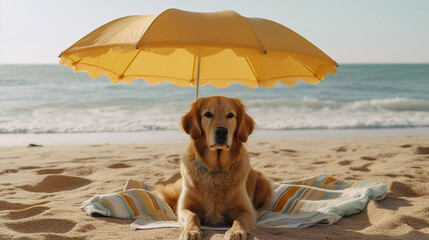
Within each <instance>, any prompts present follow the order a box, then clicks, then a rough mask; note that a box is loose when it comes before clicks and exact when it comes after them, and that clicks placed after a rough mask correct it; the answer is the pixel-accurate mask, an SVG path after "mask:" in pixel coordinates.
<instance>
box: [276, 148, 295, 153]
mask: <svg viewBox="0 0 429 240" xmlns="http://www.w3.org/2000/svg"><path fill="white" fill-rule="evenodd" d="M280 151H282V152H289V153H296V152H297V151H295V150H292V149H286V148H282V149H280Z"/></svg>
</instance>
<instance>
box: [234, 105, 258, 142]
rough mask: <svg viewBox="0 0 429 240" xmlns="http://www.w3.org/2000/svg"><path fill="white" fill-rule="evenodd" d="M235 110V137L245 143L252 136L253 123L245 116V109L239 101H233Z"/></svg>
mask: <svg viewBox="0 0 429 240" xmlns="http://www.w3.org/2000/svg"><path fill="white" fill-rule="evenodd" d="M234 102H235V105H236V107H237V108H236V109H237V131H236V137H237V139H238V140H239V141H240V142H247V138H248V137H249V135H250V134H252V132H253V129H254V128H255V121H253V119H252V118H251V117H250V116H249V115H247V113H246V107H245V106H244V105H243V103H241V101H240V99H238V98H237V99H234Z"/></svg>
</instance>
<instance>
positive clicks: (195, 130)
mask: <svg viewBox="0 0 429 240" xmlns="http://www.w3.org/2000/svg"><path fill="white" fill-rule="evenodd" d="M181 124H182V128H183V130H184V131H185V132H186V133H187V134H189V136H191V138H192V139H194V140H196V139H198V138H200V137H201V136H202V131H201V120H200V114H199V112H198V101H195V102H194V103H192V105H191V110H190V111H189V112H188V113H187V114H185V116H183V117H182V121H181Z"/></svg>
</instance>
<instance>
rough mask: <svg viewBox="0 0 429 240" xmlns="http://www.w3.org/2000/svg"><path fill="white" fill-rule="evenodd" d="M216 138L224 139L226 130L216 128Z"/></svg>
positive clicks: (226, 133)
mask: <svg viewBox="0 0 429 240" xmlns="http://www.w3.org/2000/svg"><path fill="white" fill-rule="evenodd" d="M215 135H216V137H226V135H228V128H225V127H217V128H215Z"/></svg>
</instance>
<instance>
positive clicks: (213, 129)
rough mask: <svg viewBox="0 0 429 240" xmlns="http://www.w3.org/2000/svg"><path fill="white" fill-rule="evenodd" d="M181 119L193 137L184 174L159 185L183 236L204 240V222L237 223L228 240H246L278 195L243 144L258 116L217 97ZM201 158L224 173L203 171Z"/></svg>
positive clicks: (237, 102) (232, 100)
mask: <svg viewBox="0 0 429 240" xmlns="http://www.w3.org/2000/svg"><path fill="white" fill-rule="evenodd" d="M208 112H209V113H208ZM181 123H182V127H183V129H184V130H185V132H186V133H187V134H189V135H190V136H191V139H192V143H191V144H190V145H189V147H188V150H187V152H186V154H185V155H184V157H183V158H182V162H181V168H180V171H181V176H182V178H181V179H179V180H178V181H177V182H175V183H173V184H170V185H167V186H162V187H158V188H157V192H158V194H159V195H160V196H161V197H162V198H163V199H164V200H165V201H166V202H167V203H168V204H169V205H170V206H172V208H173V210H174V211H175V212H177V214H178V218H179V219H178V220H179V223H180V224H181V226H182V229H183V232H182V234H181V236H180V238H181V239H202V233H201V230H200V224H204V225H212V226H225V225H231V224H232V227H231V229H230V230H228V231H227V232H226V234H225V239H246V234H247V232H248V231H250V230H251V229H252V227H253V225H254V223H255V219H256V210H258V211H263V210H266V209H267V208H268V207H269V205H270V203H271V201H272V199H273V188H272V184H271V183H270V182H269V181H268V179H267V178H266V177H265V176H264V175H263V174H262V173H261V172H259V171H256V170H254V169H252V168H251V166H250V162H249V157H248V154H247V151H246V149H245V148H244V146H243V143H244V142H246V141H247V138H248V136H249V135H250V134H251V133H252V131H253V128H254V121H253V119H252V118H251V117H250V116H249V115H247V114H246V112H245V107H244V105H243V104H242V103H241V101H240V100H239V99H235V98H226V97H220V96H216V97H208V98H200V99H198V100H197V101H196V102H194V103H193V104H192V106H191V110H190V111H189V112H188V113H187V114H186V115H185V116H183V118H182V122H181ZM218 129H223V130H224V133H223V134H222V133H219V132H218V131H219V130H218ZM225 129H226V132H227V134H226V135H225V133H226V132H225ZM218 135H219V136H218ZM224 135H225V136H224ZM195 158H196V160H197V161H198V162H199V163H201V164H202V165H203V166H205V167H206V168H207V169H209V170H212V169H217V170H219V171H222V172H221V173H214V174H212V173H208V172H207V171H203V170H202V169H200V168H199V167H198V166H197V165H196V162H195V160H194V159H195Z"/></svg>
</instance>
